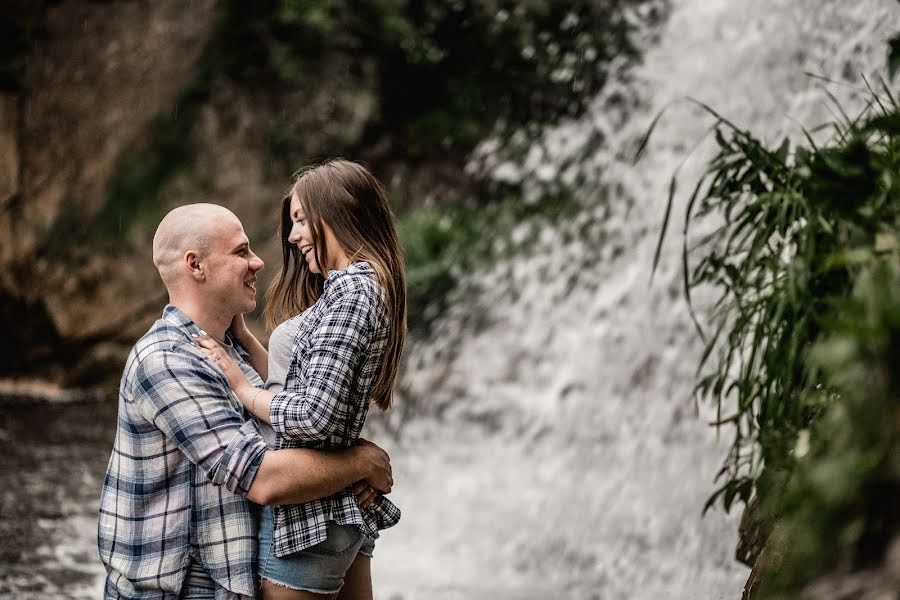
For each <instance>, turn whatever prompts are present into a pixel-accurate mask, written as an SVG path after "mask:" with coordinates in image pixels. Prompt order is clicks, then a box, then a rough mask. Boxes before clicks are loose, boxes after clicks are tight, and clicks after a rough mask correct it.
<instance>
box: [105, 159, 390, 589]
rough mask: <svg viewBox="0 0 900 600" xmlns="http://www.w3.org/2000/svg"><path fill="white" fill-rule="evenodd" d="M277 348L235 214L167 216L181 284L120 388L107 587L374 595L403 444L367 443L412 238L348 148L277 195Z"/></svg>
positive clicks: (158, 240)
mask: <svg viewBox="0 0 900 600" xmlns="http://www.w3.org/2000/svg"><path fill="white" fill-rule="evenodd" d="M279 218H280V233H281V241H282V253H283V259H282V265H281V270H280V272H279V273H278V275H277V276H276V278H275V280H274V281H273V283H272V285H271V287H270V289H269V293H268V294H267V304H266V307H265V313H266V317H267V320H268V322H269V324H270V325H274V324H275V322H276V321H277V320H279V319H283V318H286V320H284V321H283V322H282V323H281V324H280V325H278V326H277V327H275V329H274V331H273V332H272V334H271V336H270V339H269V348H268V351H267V350H266V349H265V348H264V347H263V346H262V344H260V342H259V341H258V340H257V339H256V338H255V337H254V336H253V334H252V333H250V331H249V330H248V328H247V327H246V325H245V323H244V318H243V314H244V313H246V312H249V311H252V310H253V309H254V308H255V307H256V281H257V273H258V272H259V270H260V269H262V268H263V262H262V260H260V259H259V257H258V256H256V254H254V253H253V251H252V250H251V249H250V242H249V240H248V239H247V236H246V234H245V233H244V229H243V226H242V225H241V222H240V221H239V220H238V219H237V217H236V216H235V215H234V214H233V213H231V212H230V211H229V210H227V209H225V208H223V207H221V206H217V205H214V204H193V205H187V206H182V207H179V208H176V209H174V210H173V211H171V212H170V213H169V214H168V215H166V217H165V218H164V219H163V220H162V222H161V223H160V224H159V227H158V229H157V232H156V235H155V236H154V239H153V262H154V264H155V265H156V267H157V269H158V270H159V274H160V277H161V278H162V280H163V283H164V284H165V286H166V289H167V291H168V293H169V304H168V305H167V306H166V307H165V310H164V311H163V314H162V317H161V318H160V319H159V320H157V321H156V323H154V325H153V326H152V327H151V328H150V330H149V331H148V332H147V334H145V335H144V336H143V337H142V338H141V339H140V340H139V341H138V342H137V343H136V344H135V346H134V348H133V349H132V351H131V354H130V355H129V358H128V361H127V363H126V366H125V372H124V374H123V376H122V382H121V386H120V390H119V415H118V425H117V430H116V438H115V442H114V446H113V451H112V455H111V457H110V461H109V466H108V469H107V474H106V478H105V481H104V485H103V492H102V496H101V501H100V517H99V550H100V557H101V559H102V561H103V563H104V566H105V567H106V571H107V577H106V585H105V591H104V594H105V597H106V598H154V599H157V598H158V599H170V598H171V599H176V598H215V599H217V600H221V599H225V598H229V599H230V598H236V599H243V598H254V597H256V596H257V594H259V595H260V597H262V598H265V599H270V600H279V599H285V600H287V599H302V598H341V599H344V598H346V599H357V598H359V599H364V598H371V597H372V584H371V577H370V570H369V567H370V559H371V556H372V552H373V550H374V544H375V538H377V537H378V531H379V530H381V529H384V528H387V527H390V526H392V525H394V524H395V523H397V521H398V520H399V518H400V511H399V510H398V509H397V507H396V506H394V505H393V504H392V503H391V502H390V501H389V500H387V498H385V497H384V495H383V494H386V493H388V492H390V491H391V487H392V485H393V479H392V474H391V468H390V461H389V458H388V456H387V454H386V453H385V452H384V451H383V450H382V449H381V448H379V447H378V446H376V445H374V444H371V443H369V442H366V441H365V440H362V439H360V432H361V430H362V427H363V424H364V422H365V419H366V414H367V412H368V407H369V403H370V402H374V403H375V404H376V405H377V406H378V407H379V408H382V409H386V408H388V407H389V406H390V404H391V398H392V390H393V384H394V379H395V377H396V374H397V368H398V365H399V362H400V355H401V353H402V350H403V342H404V337H405V333H406V281H405V274H404V270H403V260H402V252H401V249H400V244H399V241H398V239H397V234H396V230H395V227H394V222H393V216H392V214H391V211H390V207H389V205H388V202H387V199H386V197H385V192H384V188H383V187H382V185H381V184H380V183H379V182H378V180H377V179H376V178H375V177H374V176H373V175H372V174H371V173H370V172H369V171H368V170H366V169H365V168H364V167H362V166H361V165H359V164H357V163H353V162H350V161H345V160H332V161H328V162H326V163H323V164H321V165H318V166H315V167H313V168H310V169H307V170H305V171H303V172H301V173H300V174H299V176H298V177H297V178H296V180H295V181H294V183H293V185H292V187H291V189H290V193H289V194H288V195H287V196H286V197H285V198H284V200H283V201H282V204H281V207H280V216H279Z"/></svg>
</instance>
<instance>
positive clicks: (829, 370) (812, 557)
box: [762, 227, 900, 597]
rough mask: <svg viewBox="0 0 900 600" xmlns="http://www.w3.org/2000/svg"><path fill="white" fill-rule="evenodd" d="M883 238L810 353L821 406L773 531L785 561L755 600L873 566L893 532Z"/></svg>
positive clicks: (892, 359) (891, 392) (895, 460)
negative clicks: (833, 572)
mask: <svg viewBox="0 0 900 600" xmlns="http://www.w3.org/2000/svg"><path fill="white" fill-rule="evenodd" d="M898 233H900V229H897V228H896V227H895V228H894V235H896V234H898ZM892 239H893V250H890V251H888V252H885V253H884V254H883V255H878V256H873V257H872V259H871V260H869V261H867V263H866V264H865V265H864V266H863V267H862V268H861V269H860V270H859V273H858V275H857V276H856V277H855V288H854V293H853V295H852V297H851V298H850V299H848V300H846V301H843V302H841V303H840V308H839V309H838V310H837V315H836V318H835V319H834V321H833V322H832V323H831V324H830V325H829V327H828V328H827V332H826V333H824V334H823V336H822V339H821V341H820V342H819V343H817V344H816V345H815V346H814V347H813V349H812V351H811V352H810V367H811V368H812V369H814V370H816V371H817V372H818V373H820V379H821V382H822V387H821V389H811V390H807V391H806V392H805V394H806V395H807V396H809V399H808V401H809V402H810V403H823V402H824V403H825V404H827V405H828V408H827V409H826V411H825V413H824V414H823V416H822V417H821V418H820V419H818V420H817V421H816V422H815V423H814V424H813V425H812V426H811V428H810V430H807V431H805V432H803V433H804V435H802V436H801V437H800V440H801V444H799V445H798V448H797V450H796V451H795V454H796V455H798V458H799V464H798V466H797V469H796V473H795V475H794V477H793V478H792V480H791V482H790V485H789V486H788V488H787V491H786V494H785V498H784V501H783V506H782V511H783V515H784V516H783V520H782V527H780V528H779V530H778V533H777V537H776V542H777V543H779V545H781V546H782V547H783V548H784V552H785V558H784V564H783V565H782V566H781V568H780V569H778V570H776V571H774V572H772V573H769V574H767V575H768V577H766V578H765V579H764V585H763V588H762V597H766V596H772V595H776V594H778V593H788V594H791V593H792V592H793V591H795V590H796V589H797V588H799V587H800V586H802V585H803V584H804V583H805V582H807V581H809V579H810V578H812V577H814V576H815V575H816V574H817V573H819V572H821V571H822V570H823V569H827V568H833V567H835V566H837V565H841V566H843V568H849V569H860V568H866V567H871V566H875V565H876V564H877V563H878V562H879V561H880V560H882V559H883V556H884V552H885V549H886V546H887V545H888V543H889V542H890V540H892V539H893V538H894V537H895V536H897V535H898V534H900V511H898V510H897V503H896V501H897V497H898V494H900V255H898V252H897V244H896V240H897V238H896V237H893V238H892ZM823 396H825V399H824V400H823V399H822V397H823ZM807 439H808V440H809V442H808V444H807V443H806V440H807Z"/></svg>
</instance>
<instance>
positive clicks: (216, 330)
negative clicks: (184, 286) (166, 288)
mask: <svg viewBox="0 0 900 600" xmlns="http://www.w3.org/2000/svg"><path fill="white" fill-rule="evenodd" d="M169 304H171V305H172V306H174V307H175V308H177V309H178V310H180V311H181V312H183V313H184V314H185V315H187V317H188V318H190V319H191V321H193V322H194V323H196V324H197V326H198V327H200V329H202V330H203V331H205V332H206V333H208V334H209V335H211V336H212V337H214V338H215V339H217V340H224V339H225V331H227V330H228V326H229V325H231V319H232V318H233V315H232V317H229V318H228V319H227V320H226V319H225V318H224V317H222V316H221V315H217V314H215V311H212V310H210V309H209V307H207V306H204V305H203V304H201V303H199V302H194V301H192V300H191V299H190V298H174V297H171V296H170V297H169Z"/></svg>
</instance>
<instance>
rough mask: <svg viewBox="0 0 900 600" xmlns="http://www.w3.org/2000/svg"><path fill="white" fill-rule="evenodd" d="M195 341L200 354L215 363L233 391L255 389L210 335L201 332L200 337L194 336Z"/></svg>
mask: <svg viewBox="0 0 900 600" xmlns="http://www.w3.org/2000/svg"><path fill="white" fill-rule="evenodd" d="M194 339H195V340H196V342H197V347H198V348H199V350H200V352H202V353H203V354H205V355H206V356H207V357H208V358H209V359H210V360H212V361H213V362H215V363H216V366H217V367H219V369H221V370H222V373H223V374H224V375H225V379H227V380H228V385H229V386H231V389H233V390H234V391H235V392H237V391H238V390H241V389H242V388H245V387H251V388H252V387H253V386H252V385H251V384H250V380H248V379H247V376H246V375H244V372H243V371H241V368H240V367H239V366H238V364H237V363H236V362H234V359H233V358H231V356H229V354H228V353H227V352H226V351H225V349H224V348H222V345H221V344H219V342H217V341H216V340H214V339H212V338H211V337H210V336H209V334H208V333H206V332H205V331H202V330H201V331H200V335H194ZM238 396H239V397H241V394H238Z"/></svg>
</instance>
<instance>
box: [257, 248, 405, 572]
mask: <svg viewBox="0 0 900 600" xmlns="http://www.w3.org/2000/svg"><path fill="white" fill-rule="evenodd" d="M294 318H296V319H300V325H299V328H298V329H297V334H296V338H295V339H294V346H293V350H292V352H291V355H292V356H291V362H290V366H289V368H288V371H287V377H286V379H285V386H284V391H283V392H281V393H279V394H277V395H276V396H275V397H274V398H273V399H272V405H271V407H270V409H269V418H270V420H271V422H272V428H273V429H274V430H275V432H276V433H277V434H278V439H277V442H276V448H278V449H281V448H302V447H306V448H348V447H350V446H353V445H354V444H356V441H357V440H358V439H359V435H360V432H361V431H362V427H363V424H364V423H365V421H366V414H367V413H368V410H369V393H370V392H371V390H372V386H373V384H374V383H375V377H376V375H377V374H378V371H379V369H380V368H381V361H382V358H383V357H384V352H385V349H386V347H387V340H388V333H389V325H390V320H389V317H388V313H387V306H386V304H385V303H384V301H383V300H382V298H381V287H380V285H379V284H378V280H377V278H376V277H375V270H374V269H373V268H372V266H371V265H369V264H368V263H366V262H357V263H352V264H351V265H350V266H348V267H347V270H346V271H337V270H334V271H331V272H330V273H329V274H328V277H327V278H326V280H325V287H324V290H323V292H322V296H321V297H320V298H319V300H318V301H317V302H316V303H315V304H313V305H312V306H311V307H310V308H309V309H307V310H306V311H305V312H304V313H303V314H301V315H299V316H297V317H294ZM399 520H400V510H399V509H398V508H397V507H396V506H394V505H393V504H392V503H391V502H390V501H389V500H388V499H387V498H385V497H384V496H381V495H380V494H379V495H377V496H376V498H375V501H374V502H373V503H372V505H371V506H370V507H369V508H367V509H366V510H361V509H360V508H359V505H358V504H357V503H356V497H355V496H354V495H353V492H352V491H351V490H350V488H348V489H346V490H344V491H342V492H339V493H338V494H335V495H334V496H330V497H328V498H323V499H321V500H313V501H312V502H306V503H304V504H291V505H287V506H276V507H275V520H274V521H275V522H274V536H273V537H274V543H275V553H276V555H278V556H285V555H287V554H290V553H293V552H297V551H299V550H303V549H304V548H308V547H310V546H312V545H314V544H317V543H319V542H321V541H323V540H324V539H325V538H326V537H327V534H326V527H327V524H328V521H335V522H337V523H340V524H342V525H350V524H354V525H357V526H358V527H359V528H360V529H361V530H362V531H363V533H365V534H366V535H368V536H369V537H372V538H377V537H378V530H379V529H385V528H387V527H391V526H392V525H394V524H396V523H397V521H399Z"/></svg>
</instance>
